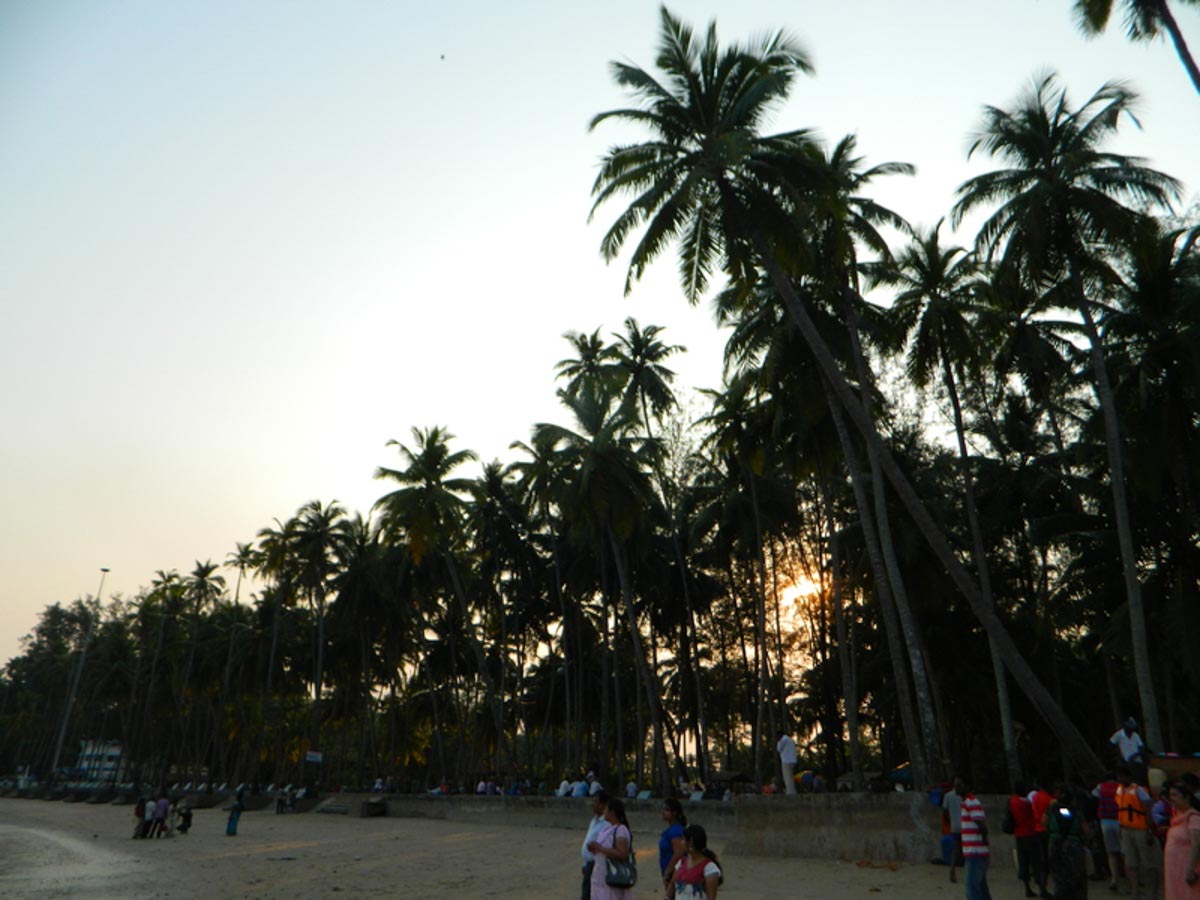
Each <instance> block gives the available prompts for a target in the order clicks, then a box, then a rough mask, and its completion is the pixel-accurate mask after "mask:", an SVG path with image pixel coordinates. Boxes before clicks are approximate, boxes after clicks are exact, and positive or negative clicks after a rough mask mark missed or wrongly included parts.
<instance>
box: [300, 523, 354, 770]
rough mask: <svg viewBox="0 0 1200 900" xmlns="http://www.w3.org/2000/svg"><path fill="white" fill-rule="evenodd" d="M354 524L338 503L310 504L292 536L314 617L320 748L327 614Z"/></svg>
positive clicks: (315, 733)
mask: <svg viewBox="0 0 1200 900" xmlns="http://www.w3.org/2000/svg"><path fill="white" fill-rule="evenodd" d="M352 528H353V525H352V522H351V520H350V519H348V518H347V517H346V510H345V509H343V508H342V507H341V506H340V505H339V504H338V503H337V502H336V501H333V502H330V503H321V501H320V500H310V501H309V502H308V503H306V504H304V506H302V507H300V509H299V510H298V511H297V513H296V525H295V528H294V529H292V532H291V548H290V549H291V557H292V561H293V562H292V564H293V566H294V571H295V577H296V584H297V586H298V587H299V588H300V589H302V590H303V591H304V592H305V594H307V595H308V605H309V608H310V609H312V611H313V614H314V617H315V623H314V624H315V631H316V634H315V636H314V639H315V645H314V646H315V653H314V654H313V710H312V727H311V733H310V738H309V741H310V746H311V747H312V748H314V749H315V748H317V747H318V746H320V740H319V738H320V729H321V701H322V695H321V692H322V687H323V684H324V680H325V612H326V604H325V600H326V595H327V593H328V591H329V583H330V582H331V581H332V580H333V578H334V577H336V575H337V573H338V571H339V568H340V564H339V557H340V556H342V555H344V553H345V550H346V547H347V545H348V543H349V541H350V538H351V535H352Z"/></svg>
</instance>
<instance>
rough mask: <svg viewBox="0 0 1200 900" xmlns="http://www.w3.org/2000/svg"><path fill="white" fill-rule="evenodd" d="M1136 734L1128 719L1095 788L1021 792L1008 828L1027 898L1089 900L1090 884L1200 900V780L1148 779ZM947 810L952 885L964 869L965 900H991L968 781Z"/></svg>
mask: <svg viewBox="0 0 1200 900" xmlns="http://www.w3.org/2000/svg"><path fill="white" fill-rule="evenodd" d="M1136 728H1137V723H1136V722H1135V721H1133V720H1132V719H1130V720H1128V721H1126V722H1125V723H1123V725H1122V726H1121V728H1120V729H1119V730H1118V731H1117V732H1116V734H1114V735H1113V736H1112V738H1111V739H1110V742H1111V743H1112V745H1113V746H1114V747H1115V748H1116V753H1117V756H1118V758H1119V759H1121V763H1120V765H1118V766H1116V767H1115V768H1114V769H1113V771H1112V772H1109V773H1107V774H1106V775H1105V776H1104V777H1103V778H1102V779H1101V780H1100V782H1099V783H1097V784H1096V785H1094V786H1093V787H1091V788H1090V789H1089V788H1088V787H1086V786H1085V785H1084V784H1082V783H1080V782H1078V781H1070V782H1068V781H1060V782H1057V783H1055V784H1053V785H1052V786H1051V789H1050V790H1047V789H1046V787H1045V786H1044V785H1041V784H1038V783H1034V784H1018V785H1015V786H1014V789H1013V792H1012V794H1011V795H1010V796H1009V798H1008V801H1007V803H1006V805H1005V809H1004V815H1003V821H1002V823H1001V830H1002V831H1003V832H1004V833H1005V834H1010V835H1012V836H1013V838H1014V840H1015V844H1016V857H1017V878H1018V880H1019V881H1020V882H1021V884H1022V885H1023V886H1024V890H1025V896H1026V897H1054V898H1058V900H1086V897H1087V892H1088V884H1089V882H1093V883H1098V882H1106V885H1107V888H1108V890H1109V891H1111V892H1113V893H1114V894H1126V893H1127V894H1128V895H1130V896H1132V897H1134V898H1138V900H1158V898H1159V897H1162V898H1164V900H1185V898H1186V900H1200V778H1197V777H1196V775H1194V774H1192V773H1190V772H1185V773H1184V774H1183V775H1182V776H1181V778H1179V779H1178V780H1174V781H1162V782H1161V783H1160V782H1159V781H1158V780H1157V779H1153V778H1151V777H1150V776H1151V774H1152V770H1150V768H1149V767H1148V761H1149V760H1148V754H1147V752H1146V749H1145V745H1144V744H1143V743H1142V740H1141V738H1140V736H1138V734H1137V731H1136ZM1157 774H1159V775H1161V774H1162V773H1161V772H1158V773H1157ZM1152 785H1153V786H1152ZM941 804H942V809H943V831H944V832H945V833H946V835H947V838H948V839H949V843H948V845H947V850H948V855H949V857H950V858H949V859H948V860H947V862H948V863H949V865H950V880H951V881H956V880H957V870H958V868H960V867H961V868H962V869H963V880H964V885H965V890H966V897H967V900H990V898H991V893H990V888H989V886H988V879H987V876H988V865H989V861H990V857H991V841H990V839H989V834H988V824H987V819H986V816H985V814H984V810H983V805H982V804H981V803H980V802H979V799H978V798H977V797H976V796H975V794H974V793H973V792H972V787H971V784H970V782H969V780H968V779H966V778H963V777H960V778H957V779H955V781H954V783H953V786H952V787H951V789H950V790H948V791H946V792H945V793H944V795H943V796H942V798H941Z"/></svg>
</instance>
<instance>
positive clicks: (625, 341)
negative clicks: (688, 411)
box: [613, 316, 687, 438]
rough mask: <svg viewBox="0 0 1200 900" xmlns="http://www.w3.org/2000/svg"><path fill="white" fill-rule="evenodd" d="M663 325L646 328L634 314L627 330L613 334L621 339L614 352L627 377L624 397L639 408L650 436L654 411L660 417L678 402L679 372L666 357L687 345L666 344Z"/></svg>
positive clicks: (627, 322)
mask: <svg viewBox="0 0 1200 900" xmlns="http://www.w3.org/2000/svg"><path fill="white" fill-rule="evenodd" d="M661 332H662V328H661V327H660V326H658V325H647V326H646V327H645V328H642V327H641V326H639V325H638V323H637V319H635V318H633V316H630V317H629V318H627V319H626V320H625V332H624V333H623V334H616V335H613V336H614V337H615V338H616V339H617V343H616V345H615V347H614V352H613V359H614V363H613V367H614V369H615V370H616V371H617V372H618V373H619V374H620V376H621V377H622V378H623V379H624V380H625V389H624V399H623V401H622V402H624V403H627V404H629V405H631V406H633V407H634V408H636V409H638V410H639V412H640V413H641V416H642V426H643V427H644V428H645V429H646V437H647V438H649V437H651V436H652V435H653V433H654V430H653V428H652V427H651V426H650V414H651V413H653V414H654V417H655V418H656V419H661V418H662V416H663V415H664V414H665V413H666V412H667V411H668V410H670V409H672V408H673V407H674V406H675V403H676V400H675V393H674V391H672V390H671V382H673V381H674V380H675V373H674V372H672V371H671V370H670V369H668V368H667V367H666V366H664V365H663V361H664V360H666V359H667V358H668V357H671V356H674V355H675V354H676V353H682V352H683V351H685V350H686V349H687V348H686V347H684V346H682V345H681V344H664V343H663V342H662V341H660V340H659V339H658V335H659V334H660V333H661Z"/></svg>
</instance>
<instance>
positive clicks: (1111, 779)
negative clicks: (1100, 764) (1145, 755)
mask: <svg viewBox="0 0 1200 900" xmlns="http://www.w3.org/2000/svg"><path fill="white" fill-rule="evenodd" d="M1118 787H1120V785H1119V784H1117V776H1116V775H1115V774H1113V773H1112V772H1107V773H1105V775H1104V778H1103V780H1102V781H1101V782H1100V783H1099V784H1098V785H1096V786H1095V787H1094V788H1092V796H1093V797H1095V798H1096V818H1097V819H1098V820H1099V822H1100V838H1101V840H1103V841H1104V854H1105V857H1106V858H1107V860H1108V889H1109V890H1110V891H1115V890H1117V878H1118V877H1119V876H1120V873H1121V823H1120V821H1118V819H1117V788H1118Z"/></svg>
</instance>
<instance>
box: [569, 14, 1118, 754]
mask: <svg viewBox="0 0 1200 900" xmlns="http://www.w3.org/2000/svg"><path fill="white" fill-rule="evenodd" d="M661 19H662V31H661V42H660V49H659V55H658V59H657V62H658V66H659V68H660V69H661V70H662V72H663V74H664V81H663V82H660V81H659V80H658V79H656V78H655V77H654V76H653V75H651V74H650V73H648V72H646V71H645V70H643V69H641V68H638V67H636V66H633V65H630V64H626V63H614V64H613V66H612V68H613V73H614V77H615V79H616V80H617V82H618V83H619V84H621V85H622V86H624V87H626V88H628V89H629V90H630V91H631V92H632V93H633V94H634V96H635V98H637V100H638V101H639V103H638V104H637V105H636V106H634V107H632V108H626V109H618V110H613V111H610V112H606V113H601V114H600V115H598V116H596V117H595V118H594V119H593V120H592V127H596V126H597V125H599V124H601V123H602V122H605V121H607V120H609V119H616V120H623V121H626V122H630V123H633V124H635V125H637V126H639V127H643V128H647V129H649V130H650V131H651V132H652V136H651V139H650V140H649V141H647V142H644V143H641V144H630V145H625V146H617V147H614V148H612V149H611V150H610V151H609V153H608V154H607V155H606V157H605V158H604V160H603V161H602V163H601V167H600V173H599V175H598V176H597V179H596V182H595V184H594V187H593V194H594V197H595V202H594V205H593V213H594V212H595V210H596V208H597V207H599V206H600V205H603V204H604V203H606V202H607V201H608V200H610V199H613V198H614V197H616V196H618V195H621V194H632V195H634V196H633V200H632V202H631V204H630V205H629V207H628V208H626V210H625V211H624V212H622V213H621V214H620V215H619V216H618V218H617V220H616V222H615V223H614V224H613V226H612V227H611V228H610V229H609V230H608V232H607V233H606V235H605V237H604V239H603V241H602V243H601V252H602V254H603V255H604V257H605V258H606V259H609V260H612V259H615V258H616V257H617V256H618V255H619V254H620V252H621V248H622V247H623V246H624V245H625V243H626V241H627V240H628V238H629V237H630V235H631V234H632V233H633V232H634V231H635V230H636V229H638V228H639V227H642V226H644V229H643V233H642V236H641V238H640V240H639V241H638V243H637V245H636V247H635V248H634V250H633V253H632V255H631V257H630V263H629V272H628V277H627V279H626V291H627V292H628V291H629V290H631V289H632V286H633V282H634V281H635V280H636V279H638V278H639V277H640V276H641V275H642V273H643V272H644V271H645V269H646V267H647V266H648V265H649V263H650V262H651V261H652V260H653V259H654V258H655V257H657V256H658V255H659V254H660V253H661V252H662V251H663V250H665V249H666V248H667V247H668V246H669V245H670V244H672V243H674V242H676V241H678V242H679V244H680V251H679V253H680V268H681V279H682V282H683V288H684V293H685V296H686V297H687V299H688V300H689V301H690V302H693V303H694V302H696V301H697V300H698V299H699V298H700V296H701V295H702V294H703V292H704V291H705V289H706V288H707V286H708V279H709V276H710V275H711V272H712V270H713V269H714V268H715V267H717V266H718V265H719V266H720V267H721V268H722V269H723V270H724V271H725V273H726V275H727V276H728V277H729V278H730V280H731V281H732V282H733V284H734V285H735V286H737V287H740V288H742V289H743V290H749V289H750V288H751V287H753V286H754V285H755V283H756V277H755V271H756V268H757V266H759V265H761V266H762V267H763V268H764V269H765V270H766V273H767V275H768V276H769V278H770V280H771V283H772V285H773V286H774V287H775V289H776V291H777V292H778V293H779V296H780V297H781V298H782V299H783V300H784V302H785V304H786V306H787V308H788V311H789V313H790V314H791V316H792V318H793V320H794V322H795V324H796V326H797V328H798V329H799V330H800V333H801V334H802V335H803V337H804V340H805V342H806V343H807V344H808V346H809V350H810V351H811V352H812V353H813V355H814V357H815V359H816V361H817V363H818V365H819V366H820V368H821V371H822V373H823V374H824V376H825V377H826V379H827V380H828V384H829V388H830V390H832V392H833V394H834V397H835V400H836V402H837V403H838V404H840V405H841V406H842V407H843V408H844V409H845V410H846V413H847V415H848V416H849V417H850V419H851V421H852V422H853V423H854V426H855V427H856V428H857V429H858V430H859V431H860V432H861V433H862V435H863V437H864V438H865V439H866V440H867V441H868V442H870V443H871V444H873V445H874V446H875V448H876V450H877V451H878V452H879V454H880V465H881V467H882V469H883V471H884V474H885V475H886V476H887V478H888V480H889V481H890V482H891V483H892V485H893V487H894V489H895V490H896V493H897V496H898V497H899V499H900V500H901V502H902V503H903V504H904V506H905V508H906V509H907V510H908V512H909V515H910V516H912V518H913V522H914V524H915V526H916V528H917V530H918V531H919V532H920V534H921V535H922V537H923V538H924V539H925V540H926V541H927V542H928V543H929V545H930V548H931V549H932V550H933V552H934V554H935V555H936V557H937V559H938V561H939V562H940V563H941V565H943V566H944V567H945V568H946V570H947V572H948V573H949V574H950V576H951V578H952V580H953V581H954V583H955V585H956V586H957V588H958V589H959V590H960V591H961V592H962V594H963V596H964V597H965V598H966V599H967V601H968V603H969V604H970V606H971V609H972V611H973V612H974V613H975V615H976V617H977V618H978V619H979V621H980V623H981V624H982V625H983V627H984V628H985V629H986V630H987V631H988V633H989V634H990V635H993V636H994V637H995V640H996V642H997V645H998V647H999V649H1000V651H1001V654H1002V656H1003V658H1004V660H1005V663H1006V665H1008V667H1009V669H1010V671H1011V672H1012V673H1013V676H1014V679H1015V680H1016V681H1017V683H1018V684H1019V685H1020V686H1021V688H1022V690H1024V691H1025V692H1026V694H1028V695H1029V696H1030V698H1031V700H1032V701H1033V702H1034V704H1035V705H1036V706H1037V708H1038V710H1039V711H1040V712H1041V713H1042V715H1043V716H1044V717H1045V718H1046V720H1047V722H1048V723H1049V724H1050V726H1051V727H1052V728H1053V730H1054V731H1055V732H1056V733H1057V734H1058V735H1059V737H1060V739H1062V740H1063V742H1064V743H1065V744H1066V745H1067V746H1068V747H1069V748H1070V750H1071V752H1072V755H1073V756H1075V757H1076V758H1078V759H1079V760H1080V761H1081V762H1083V763H1085V764H1086V765H1088V766H1089V767H1092V768H1098V767H1099V763H1098V761H1097V760H1096V756H1095V753H1094V752H1093V751H1092V750H1091V748H1090V747H1089V746H1088V744H1087V742H1086V741H1085V740H1084V739H1083V737H1082V735H1080V734H1079V732H1078V731H1077V730H1076V729H1075V727H1074V725H1073V724H1072V723H1071V722H1070V720H1069V718H1068V717H1067V716H1066V715H1065V714H1064V713H1063V711H1062V708H1061V707H1060V705H1059V704H1058V703H1057V702H1055V700H1054V698H1053V697H1052V696H1051V695H1050V693H1049V692H1048V691H1047V690H1046V689H1045V687H1044V685H1042V684H1041V682H1040V681H1039V680H1038V679H1037V676H1036V675H1035V674H1034V673H1033V670H1032V669H1031V668H1030V667H1029V665H1028V663H1027V662H1026V661H1025V660H1024V658H1023V657H1022V656H1021V653H1020V651H1019V650H1018V649H1017V647H1016V645H1015V644H1014V643H1013V641H1012V638H1011V636H1010V635H1009V634H1008V633H1007V631H1006V630H1005V629H1004V626H1003V624H1002V623H1001V622H1000V620H999V619H998V618H997V617H996V615H995V611H994V610H992V609H990V608H989V607H987V605H986V604H985V603H984V602H983V599H982V596H981V595H980V593H979V588H978V586H977V585H976V584H975V582H974V581H973V580H972V578H971V575H970V573H969V572H967V570H966V568H965V567H964V566H963V565H962V562H961V561H960V560H959V559H958V557H957V555H956V553H955V551H954V548H953V547H952V546H951V545H950V543H949V541H948V540H947V539H946V537H945V535H944V534H943V532H942V530H941V528H940V527H939V526H938V525H937V523H936V521H935V520H934V518H933V516H932V515H931V513H930V512H929V510H928V509H927V508H926V507H925V505H924V504H923V503H922V501H921V499H920V497H919V496H918V495H917V493H916V491H915V489H914V488H913V486H912V484H911V483H910V482H909V480H908V478H907V477H906V476H905V474H904V473H903V471H902V470H901V469H900V467H899V465H898V464H897V463H896V461H895V460H894V459H893V458H892V456H891V454H890V453H889V452H888V451H887V448H886V446H885V445H884V443H883V441H882V439H881V438H880V436H879V434H878V431H877V430H876V428H875V424H874V422H873V421H872V420H871V417H870V416H869V415H867V413H866V412H865V411H864V409H863V408H862V405H861V404H860V403H859V401H858V399H857V398H856V397H855V395H854V392H853V390H852V389H851V387H850V385H849V384H848V383H847V381H846V378H845V376H844V375H843V374H842V372H841V371H840V369H839V366H838V364H837V361H836V359H835V358H834V356H833V354H832V353H831V352H830V350H829V347H828V345H827V344H826V343H825V340H824V339H823V337H822V335H821V333H820V331H819V330H818V328H817V326H816V324H815V323H814V321H813V319H812V316H811V315H810V312H809V310H808V309H806V307H805V304H804V303H803V301H802V300H801V298H800V296H799V295H798V293H797V291H796V290H795V288H794V286H793V284H792V282H791V280H790V278H789V276H788V272H787V266H788V265H792V264H795V263H796V262H798V260H797V259H796V258H795V252H794V251H795V248H796V247H797V246H798V245H802V243H803V242H801V241H797V240H795V239H794V238H796V237H797V233H798V232H801V231H802V230H803V227H804V224H805V221H806V217H805V216H802V215H797V213H799V212H802V211H803V210H804V208H805V206H804V195H805V193H806V192H808V193H811V190H810V189H812V188H815V187H817V185H816V184H814V181H815V176H814V173H813V168H814V167H813V164H812V161H811V157H810V155H809V153H808V148H809V147H810V146H811V143H812V141H811V138H810V136H809V133H808V132H807V131H804V130H798V131H791V132H784V133H782V134H777V135H773V136H762V135H761V134H760V133H759V128H760V126H761V125H762V124H763V122H764V120H765V119H766V117H767V115H768V113H769V112H770V111H771V110H772V108H774V107H775V106H777V105H778V104H780V103H782V101H783V100H784V99H785V98H786V97H787V94H788V91H789V89H790V87H791V85H792V83H793V81H794V80H795V77H796V75H797V74H799V73H802V72H807V71H809V70H810V69H811V66H810V64H809V62H808V58H807V56H806V55H805V53H804V52H803V50H801V49H800V47H799V46H798V45H797V44H796V42H795V41H794V40H792V39H791V38H789V37H788V36H787V35H786V34H784V33H782V32H777V33H774V34H771V35H768V36H767V37H765V38H764V39H763V40H762V41H761V42H760V43H759V44H758V45H756V46H755V47H751V48H743V47H741V46H737V45H734V46H732V47H729V48H726V49H725V50H724V51H723V50H722V49H721V47H720V45H719V43H718V41H717V36H716V27H715V24H714V25H711V26H710V27H709V30H708V33H707V35H706V37H705V39H704V40H703V42H699V41H697V40H696V39H695V36H694V35H693V33H692V30H691V29H690V28H689V27H687V26H686V25H684V24H683V23H682V22H680V21H679V20H678V19H677V18H675V17H674V16H673V15H672V14H671V13H670V12H669V11H668V10H666V9H665V8H664V9H663V10H662V13H661ZM664 82H665V83H664Z"/></svg>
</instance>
